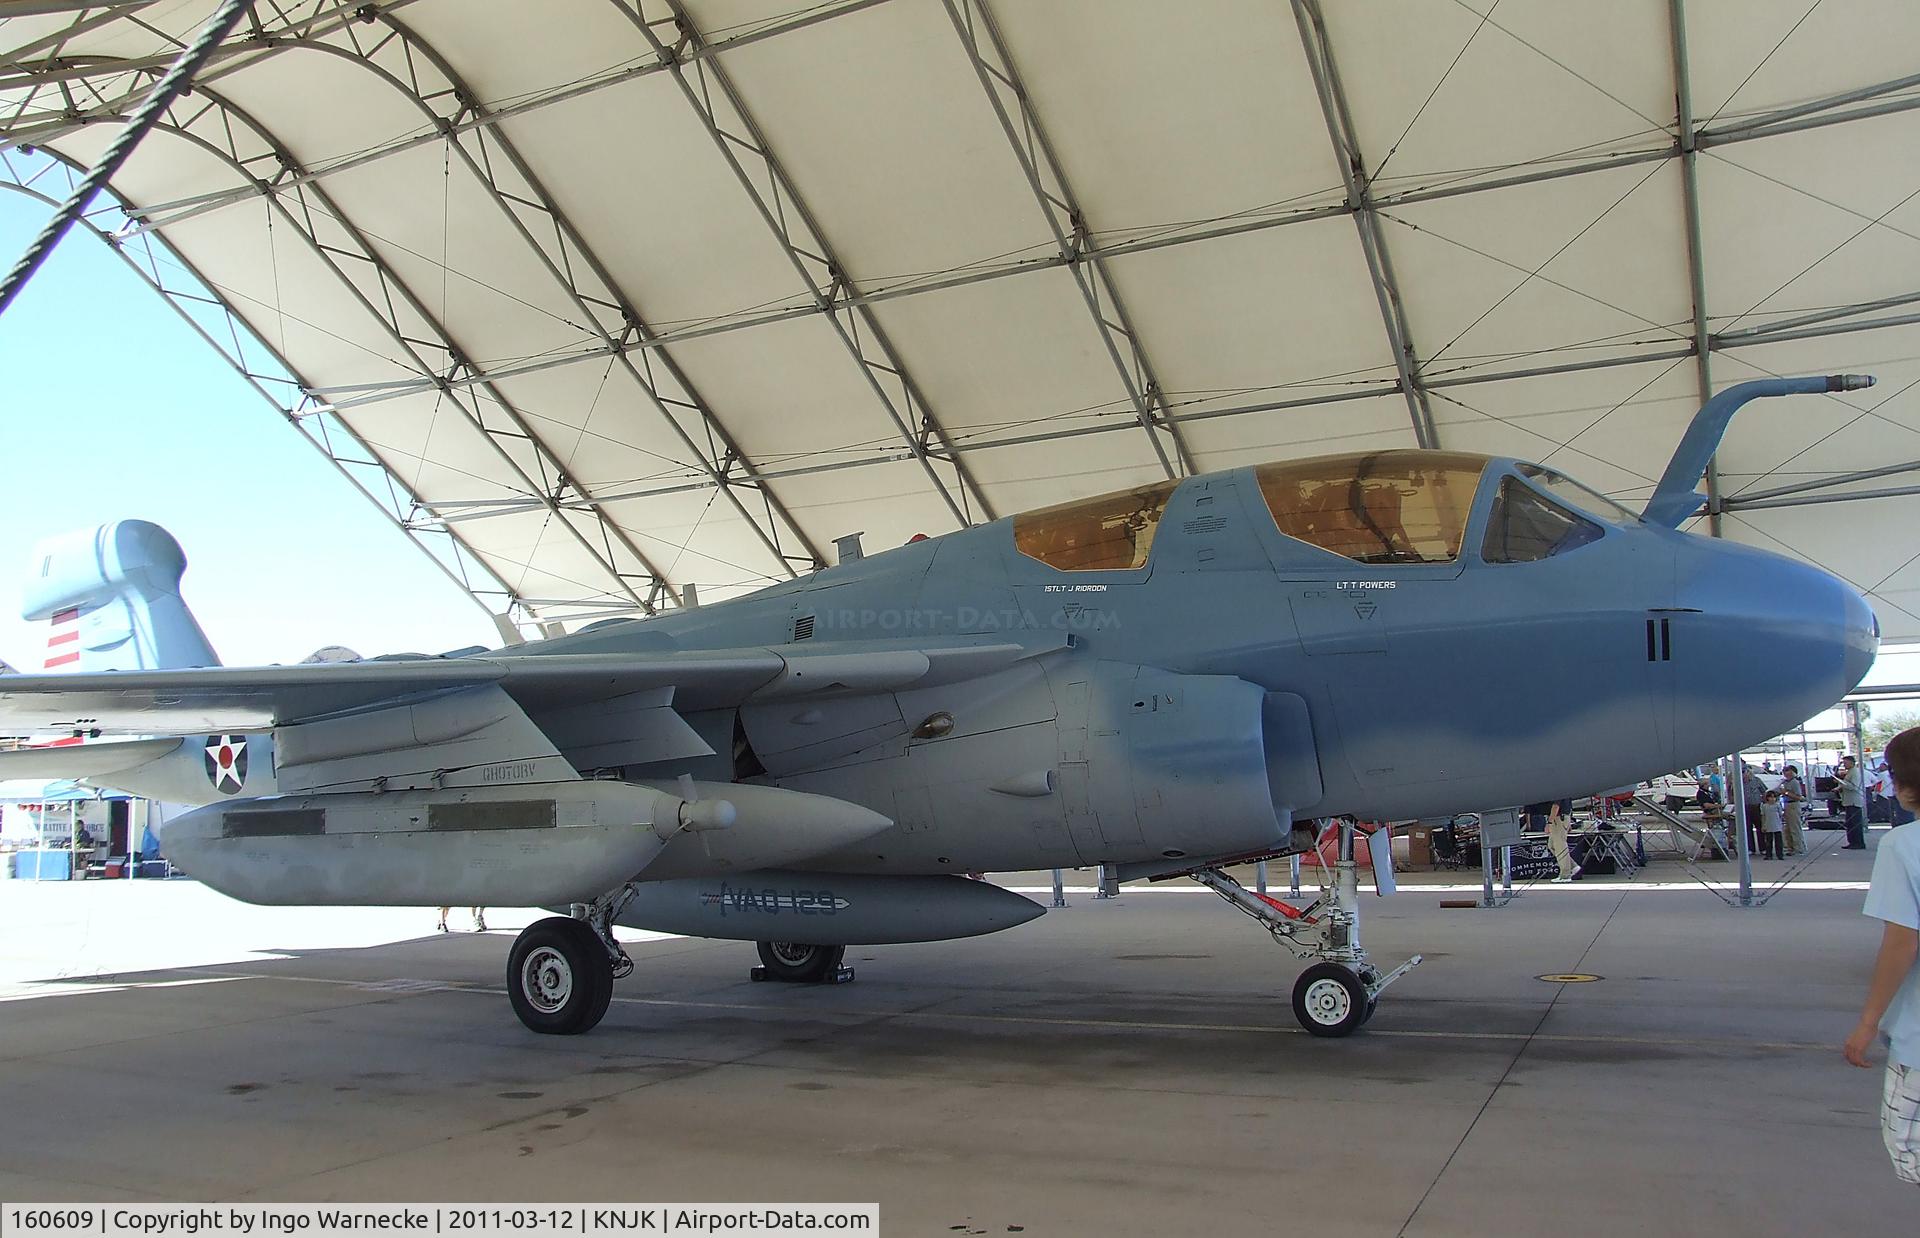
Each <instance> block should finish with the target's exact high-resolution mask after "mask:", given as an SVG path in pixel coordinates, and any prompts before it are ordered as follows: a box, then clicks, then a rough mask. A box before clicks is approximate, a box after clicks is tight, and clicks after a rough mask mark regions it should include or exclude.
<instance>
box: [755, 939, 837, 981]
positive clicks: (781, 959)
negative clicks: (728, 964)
mask: <svg viewBox="0 0 1920 1238" xmlns="http://www.w3.org/2000/svg"><path fill="white" fill-rule="evenodd" d="M754 945H755V946H756V947H757V948H758V949H759V951H760V966H758V967H756V968H754V969H753V970H752V971H750V972H748V973H747V975H748V976H749V977H750V978H751V979H754V980H778V981H781V982H783V983H786V984H845V983H846V982H847V981H849V980H851V979H853V968H851V967H845V966H842V965H841V960H842V959H844V958H846V956H847V948H846V947H845V946H815V945H807V944H805V943H803V942H797V941H760V942H755V943H754Z"/></svg>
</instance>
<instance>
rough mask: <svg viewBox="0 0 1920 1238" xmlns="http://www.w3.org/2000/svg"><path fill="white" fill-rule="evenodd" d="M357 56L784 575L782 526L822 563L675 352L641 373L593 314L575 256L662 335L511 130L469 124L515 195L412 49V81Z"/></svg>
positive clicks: (641, 326) (408, 39) (442, 67)
mask: <svg viewBox="0 0 1920 1238" xmlns="http://www.w3.org/2000/svg"><path fill="white" fill-rule="evenodd" d="M378 20H380V21H381V22H382V23H383V24H385V25H386V26H387V27H389V28H390V29H392V30H393V31H394V33H396V34H398V35H399V36H400V39H401V41H402V43H403V44H404V45H405V46H406V47H407V48H410V49H411V50H412V51H414V52H417V53H418V54H419V57H420V58H421V59H424V60H425V61H426V62H427V63H428V64H431V65H432V66H433V68H434V70H435V71H436V72H437V73H439V74H440V76H441V77H442V78H443V79H445V81H446V83H447V84H448V85H449V86H450V87H452V91H453V94H452V98H451V102H452V103H453V104H454V106H455V107H456V108H457V109H458V110H459V113H472V114H473V115H475V116H483V115H485V114H486V109H485V106H484V105H482V104H480V103H478V102H477V101H476V98H477V97H476V95H475V94H474V92H473V91H472V90H471V89H470V88H469V87H468V85H467V84H466V82H465V81H463V80H462V79H461V77H460V75H459V74H458V73H457V72H455V70H454V68H453V66H452V65H451V64H450V63H449V62H448V61H447V59H446V57H444V56H442V55H441V54H440V53H439V51H438V50H437V49H435V48H434V47H433V46H432V45H431V44H429V43H428V42H427V41H426V40H425V39H423V38H422V37H420V35H419V34H418V33H417V32H416V31H414V30H413V29H412V28H411V27H409V26H408V25H407V24H406V23H404V22H402V21H400V20H399V19H398V18H395V17H391V16H387V15H381V17H380V18H379V19H378ZM355 45H356V48H358V40H356V41H355ZM325 50H328V51H336V52H339V53H340V54H342V55H345V54H346V53H345V51H344V49H338V48H333V47H331V46H327V47H326V48H325ZM358 59H359V62H360V63H361V64H364V65H365V66H366V67H367V68H368V69H370V70H371V71H372V72H374V73H376V74H377V75H379V76H380V77H382V78H383V79H384V80H386V81H387V82H388V84H389V85H391V86H393V87H394V88H395V89H396V90H399V91H401V92H403V93H405V94H406V95H408V97H409V98H411V99H412V100H413V102H414V103H415V104H416V105H418V106H419V108H420V109H421V111H422V112H423V113H424V114H425V115H426V116H428V117H429V118H430V119H432V120H433V121H434V122H435V123H444V124H445V125H446V127H447V128H448V130H449V133H448V137H447V143H448V146H449V147H450V148H451V149H452V150H453V151H454V152H456V153H457V154H458V155H459V156H460V160H461V162H462V164H464V165H465V167H466V168H467V170H468V171H469V172H470V173H471V174H472V175H473V177H474V179H475V180H476V181H478V182H479V184H480V187H481V189H482V191H483V192H484V193H485V194H486V195H487V197H488V198H489V199H490V200H491V201H492V202H493V203H494V205H495V206H496V207H498V208H499V210H500V212H501V214H502V215H503V216H504V217H505V218H506V220H507V222H508V223H509V225H510V226H511V227H512V228H513V230H514V232H515V233H516V234H517V235H518V236H519V237H520V238H521V240H523V241H524V242H525V243H526V245H527V247H528V248H529V249H530V250H531V251H532V252H533V253H534V254H535V255H536V256H537V257H538V258H539V260H540V264H541V266H542V267H544V268H545V269H546V271H547V272H548V273H549V274H550V275H552V276H553V279H554V281H555V282H556V283H557V284H558V285H559V287H560V288H561V290H562V291H563V292H564V293H565V294H566V296H567V299H568V300H569V301H571V302H572V303H573V305H574V307H575V308H576V309H578V310H579V312H580V316H581V319H582V321H583V323H584V324H587V325H589V327H590V329H591V330H592V331H593V333H594V334H595V335H596V336H598V337H599V339H600V341H601V344H602V346H603V347H604V349H605V351H606V353H607V355H608V356H609V357H611V358H613V359H614V360H615V362H616V363H617V364H618V365H619V366H620V368H621V369H622V371H623V372H625V373H626V374H627V376H628V377H629V378H631V379H632V380H633V382H634V383H635V385H637V386H638V387H639V388H640V389H641V390H642V391H643V392H645V394H646V397H647V400H648V402H649V403H651V404H652V405H653V407H654V409H655V410H656V411H657V412H658V413H659V414H660V417H661V418H662V420H664V421H665V422H666V424H667V425H668V426H670V427H671V428H672V430H673V433H674V436H675V437H676V438H677V439H679V441H680V443H681V445H682V447H684V448H685V449H686V451H687V452H689V453H690V454H691V455H692V457H693V458H694V459H695V460H697V461H698V462H699V467H700V470H701V471H702V472H704V473H706V475H707V476H708V477H709V478H710V479H711V480H712V481H713V482H714V483H715V485H717V486H718V487H719V490H720V492H721V494H722V495H724V496H725V497H726V500H727V502H728V504H729V505H730V506H732V507H733V509H734V510H735V512H737V513H738V514H739V516H740V518H741V519H742V520H743V521H745V522H746V526H747V527H748V528H749V529H751V530H753V532H754V535H755V536H756V537H757V538H758V539H759V541H760V543H761V545H762V546H764V547H765V548H766V550H767V552H768V554H770V555H771V556H772V557H773V559H774V560H775V562H776V563H778V564H779V565H780V568H781V570H782V571H783V572H784V573H785V574H786V575H787V576H794V575H797V573H796V572H795V570H794V567H793V564H792V561H791V559H790V556H789V555H788V553H787V551H786V549H785V548H784V547H783V546H782V545H781V541H780V534H781V528H782V526H784V528H785V530H786V533H787V535H788V538H789V539H790V540H791V541H793V542H796V543H798V545H799V547H800V548H802V549H804V550H805V551H806V554H807V561H808V565H809V566H810V567H821V566H825V564H826V559H825V557H824V556H823V555H822V554H821V553H820V548H819V547H818V546H816V545H814V544H813V541H812V539H810V538H809V537H808V536H807V535H806V533H805V532H804V531H802V530H801V528H800V526H799V525H798V524H797V523H796V522H795V521H794V519H793V517H792V515H791V514H790V513H789V512H788V511H787V508H786V506H785V504H783V503H782V502H781V501H780V499H779V497H778V496H776V495H775V494H774V493H773V492H772V491H771V489H769V488H768V487H767V486H766V485H765V483H764V481H763V480H762V479H761V478H760V476H759V474H758V471H757V469H756V467H755V466H754V464H753V462H752V460H751V459H749V458H748V456H747V454H746V453H745V452H744V451H743V450H741V448H740V446H739V444H738V443H737V442H735V440H734V438H733V436H732V435H731V434H729V433H728V432H727V429H726V427H725V426H724V425H722V424H721V422H720V419H719V418H718V416H716V415H715V413H714V411H713V409H712V407H711V406H710V405H709V404H708V403H707V401H706V400H705V399H704V398H703V397H702V396H701V394H700V392H699V389H698V388H696V387H695V386H694V385H693V380H692V379H691V378H689V377H688V376H687V374H686V373H685V371H683V370H682V369H681V368H680V366H679V364H678V363H677V362H676V361H675V360H674V359H673V357H672V356H671V355H670V354H668V353H666V352H665V351H660V352H659V354H658V367H659V370H660V372H661V373H660V374H658V375H656V374H655V373H654V372H653V371H654V364H653V362H652V361H651V360H649V354H648V353H646V352H641V353H640V357H641V360H642V361H643V362H646V363H647V364H646V372H645V373H643V372H642V370H641V368H640V367H639V366H637V365H635V363H634V360H633V357H634V351H635V350H633V349H628V348H622V347H621V346H620V339H619V337H618V336H616V335H615V334H614V332H613V331H611V330H609V329H608V328H607V327H606V325H605V324H603V323H602V322H601V321H600V316H599V315H598V314H596V313H595V312H594V310H593V307H592V306H591V305H590V304H589V303H588V301H589V298H588V296H587V295H586V293H584V292H583V291H582V289H581V288H580V286H579V282H578V277H577V276H576V275H574V274H573V271H574V263H573V261H572V259H573V258H578V260H579V262H580V263H581V264H582V265H584V266H585V267H586V269H587V272H588V273H590V274H591V275H592V277H593V278H594V279H595V280H596V281H597V282H598V283H599V285H600V292H599V293H598V295H597V297H596V298H595V299H596V300H598V301H599V302H600V303H601V304H603V305H604V304H612V305H613V306H616V307H617V308H618V310H619V312H620V315H621V318H622V320H623V323H624V324H625V326H627V327H630V328H631V329H632V331H633V332H635V333H637V334H638V336H639V338H642V339H649V338H653V337H654V336H655V332H654V331H653V329H652V328H651V327H649V326H648V325H647V323H646V320H645V319H644V318H642V317H641V315H640V311H639V310H638V309H637V308H636V307H635V305H634V304H633V301H632V299H631V298H629V297H628V296H627V294H626V291H625V290H624V289H623V288H621V287H620V285H619V282H618V281H617V280H615V279H614V277H613V275H612V274H611V273H610V271H609V270H608V268H607V265H606V264H605V263H604V262H603V261H602V260H601V258H600V256H599V255H598V254H597V253H595V252H594V251H593V249H592V248H590V247H589V246H588V245H587V243H586V241H585V239H584V238H583V237H582V236H581V234H580V230H579V229H578V228H576V227H575V226H574V224H573V221H572V220H571V219H569V218H568V217H567V215H566V212H564V211H562V210H561V209H560V207H559V205H558V203H557V202H556V201H555V200H554V197H553V195H552V194H551V193H549V192H548V190H547V188H546V186H545V185H544V184H542V183H541V181H540V179H539V178H538V177H537V176H536V175H535V174H534V172H533V169H532V168H531V167H530V166H529V165H528V163H527V161H526V160H525V159H524V158H523V157H522V156H521V154H520V151H519V149H518V148H517V147H516V146H515V145H514V144H513V142H512V141H511V140H510V139H509V138H508V136H507V134H506V132H505V131H504V130H503V129H501V128H499V127H496V126H491V125H487V126H476V127H474V128H473V130H472V133H473V134H475V135H476V136H475V137H474V140H475V141H477V142H481V143H485V142H488V141H490V142H492V143H493V147H494V149H495V150H496V151H498V152H499V154H500V155H501V157H502V158H503V159H504V160H505V161H506V164H507V166H508V167H509V168H511V169H512V171H513V173H514V175H515V176H517V177H518V178H519V180H520V182H521V184H520V186H519V187H517V191H515V192H511V193H509V192H507V191H503V189H502V188H501V185H500V182H499V173H498V172H497V171H496V170H495V169H494V165H493V162H492V161H491V160H487V159H485V158H484V157H482V158H476V157H475V156H474V154H473V152H472V151H470V150H468V149H467V147H466V146H465V145H464V144H463V142H462V141H461V139H462V137H464V136H466V135H465V134H463V133H456V132H452V129H453V128H454V121H453V118H443V117H440V116H438V115H437V114H436V113H435V111H434V109H433V107H432V105H431V104H430V103H428V101H427V97H428V92H426V91H423V90H422V89H421V87H420V83H419V81H418V76H417V75H418V70H419V64H418V61H417V60H416V59H415V58H414V57H412V56H408V57H407V58H406V65H405V67H406V69H407V71H408V72H409V74H410V75H411V76H410V80H408V81H404V82H403V81H401V80H400V79H399V78H398V77H397V76H395V75H394V74H392V73H389V72H388V71H387V70H385V69H384V68H382V67H380V66H379V65H376V64H374V63H373V62H372V60H371V59H369V58H368V55H367V53H366V52H365V51H364V50H362V51H361V54H360V56H359V58H358ZM459 113H457V114H459ZM484 153H485V150H484V146H483V148H482V155H483V156H484ZM515 204H520V205H523V206H525V207H527V208H528V209H532V210H537V211H539V212H540V213H541V214H543V215H545V216H546V221H545V222H546V225H547V227H548V228H549V229H551V230H552V231H553V233H554V234H555V239H556V241H557V243H558V248H559V250H560V252H559V255H558V257H557V258H556V256H555V255H554V254H552V253H550V252H549V251H548V249H547V247H546V245H544V244H542V242H541V240H540V239H539V237H538V236H537V235H536V234H535V233H534V231H533V230H532V229H531V228H529V227H528V226H527V222H526V220H525V219H524V218H522V216H521V213H520V211H518V210H516V209H515ZM623 334H625V332H623ZM662 377H664V378H665V380H666V382H668V383H670V384H671V387H672V392H671V397H670V398H669V397H667V396H663V395H662V393H661V390H660V387H661V378H662ZM670 403H671V405H672V406H674V407H679V408H683V409H690V410H692V411H693V412H695V413H696V414H697V415H698V417H699V419H700V421H701V423H702V424H703V425H704V427H705V430H706V434H707V438H708V442H709V445H710V447H711V446H717V447H719V448H721V451H720V452H719V453H718V454H719V455H720V460H719V461H716V460H714V459H713V458H712V457H711V455H710V454H709V452H708V451H707V450H703V449H702V447H701V445H700V444H699V443H698V442H696V441H695V440H694V438H693V436H692V435H690V434H688V433H687V431H686V428H685V427H683V426H682V425H681V424H680V422H679V421H678V419H676V418H675V417H674V416H673V413H672V411H671V409H670V407H669V404H670ZM735 466H737V467H738V468H739V469H740V473H741V475H740V476H733V475H732V473H731V471H732V469H733V468H734V467H735ZM742 484H744V485H746V486H747V487H749V488H753V489H757V490H759V491H761V493H762V496H763V498H764V500H765V503H766V506H767V509H768V514H767V519H766V520H765V521H764V522H763V521H762V520H761V519H760V518H759V517H758V516H756V515H755V513H754V511H753V509H752V508H751V506H749V505H748V504H747V503H745V502H743V501H742V500H741V498H740V495H739V492H738V491H737V490H736V488H735V487H736V486H738V485H742ZM610 518H611V517H608V516H605V515H603V516H601V519H603V520H606V519H610ZM776 520H777V523H776Z"/></svg>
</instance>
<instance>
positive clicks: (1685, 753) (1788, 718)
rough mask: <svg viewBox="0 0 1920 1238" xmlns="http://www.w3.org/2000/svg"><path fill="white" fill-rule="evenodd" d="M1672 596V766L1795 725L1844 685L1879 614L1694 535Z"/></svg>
mask: <svg viewBox="0 0 1920 1238" xmlns="http://www.w3.org/2000/svg"><path fill="white" fill-rule="evenodd" d="M1679 602H1680V607H1681V609H1682V611H1683V613H1682V614H1680V615H1677V616H1676V617H1675V618H1676V623H1675V629H1676V633H1675V638H1674V647H1673V667H1672V671H1673V687H1674V740H1675V748H1676V750H1677V751H1676V756H1677V757H1678V763H1679V764H1681V765H1693V764H1698V763H1699V762H1702V761H1707V760H1712V759H1714V758H1716V757H1721V756H1725V755H1727V754H1728V753H1731V752H1736V751H1739V750H1740V749H1742V748H1745V747H1747V746H1749V745H1752V744H1756V743H1760V742H1761V741H1763V740H1767V739H1770V738H1772V737H1773V736H1775V735H1778V734H1781V733H1782V732H1784V731H1788V730H1791V729H1793V728H1794V727H1796V726H1799V725H1800V724H1801V723H1802V722H1804V721H1806V720H1807V719H1808V718H1811V717H1812V716H1813V715H1814V714H1817V713H1819V712H1820V711H1821V710H1823V709H1826V708H1828V707H1829V706H1831V705H1833V704H1834V703H1835V702H1837V701H1839V700H1840V698H1842V697H1843V696H1845V695H1846V694H1847V693H1848V692H1850V691H1852V690H1853V687H1854V685H1856V684H1858V683H1859V682H1860V680H1861V678H1862V677H1863V676H1865V675H1866V673H1867V669H1868V668H1869V667H1870V666H1872V665H1873V659H1874V655H1875V654H1876V653H1877V652H1878V650H1879V645H1880V639H1879V627H1878V623H1877V622H1876V620H1875V618H1874V614H1873V611H1872V609H1871V608H1870V607H1869V606H1868V605H1867V602H1866V599H1865V598H1864V597H1862V596H1861V594H1860V591H1859V590H1857V589H1855V588H1854V587H1853V586H1852V585H1849V584H1848V583H1847V582H1845V581H1843V580H1841V579H1839V578H1838V577H1836V576H1834V575H1832V574H1831V573H1829V572H1826V571H1823V570H1821V569H1820V568H1817V567H1814V566H1812V565H1810V564H1807V563H1802V562H1799V561H1797V560H1793V559H1787V558H1785V557H1783V556H1780V555H1775V554H1771V553H1768V552H1766V551H1762V550H1756V549H1754V548H1752V547H1749V546H1741V545H1737V544H1733V543H1726V542H1720V543H1707V542H1705V541H1704V539H1701V542H1700V544H1699V545H1697V546H1695V547H1693V548H1692V549H1691V553H1688V554H1685V555H1684V556H1683V558H1682V561H1681V578H1680V589H1679ZM1682 631H1684V633H1685V637H1686V639H1685V642H1684V644H1683V643H1682V639H1681V635H1680V633H1681V632H1682Z"/></svg>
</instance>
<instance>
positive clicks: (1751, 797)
mask: <svg viewBox="0 0 1920 1238" xmlns="http://www.w3.org/2000/svg"><path fill="white" fill-rule="evenodd" d="M1740 790H1741V793H1742V796H1743V798H1744V799H1745V800H1746V801H1747V850H1748V851H1749V852H1753V851H1759V850H1760V848H1761V837H1760V833H1761V831H1760V801H1761V800H1763V799H1765V798H1766V795H1767V784H1766V783H1764V782H1761V781H1760V775H1759V774H1757V773H1755V772H1754V769H1753V766H1751V765H1748V764H1747V763H1746V762H1745V761H1742V762H1740Z"/></svg>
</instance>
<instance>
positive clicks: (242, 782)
mask: <svg viewBox="0 0 1920 1238" xmlns="http://www.w3.org/2000/svg"><path fill="white" fill-rule="evenodd" d="M207 781H208V782H210V783H212V784H213V789H214V790H216V791H218V792H220V793H221V794H223V795H232V794H234V793H235V792H237V791H238V790H240V788H241V787H244V786H246V785H247V737H246V736H244V735H209V736H207Z"/></svg>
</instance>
